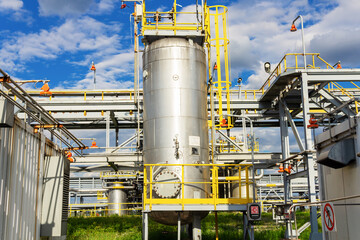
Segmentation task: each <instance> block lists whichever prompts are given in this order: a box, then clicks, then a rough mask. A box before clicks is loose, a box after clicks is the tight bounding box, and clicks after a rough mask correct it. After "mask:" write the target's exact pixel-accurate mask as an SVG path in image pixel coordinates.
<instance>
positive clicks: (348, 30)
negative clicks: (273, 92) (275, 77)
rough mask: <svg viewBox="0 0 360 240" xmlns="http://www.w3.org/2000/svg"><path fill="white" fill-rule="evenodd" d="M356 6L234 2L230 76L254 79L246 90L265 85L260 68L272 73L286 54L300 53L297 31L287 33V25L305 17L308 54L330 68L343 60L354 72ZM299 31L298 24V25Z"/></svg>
mask: <svg viewBox="0 0 360 240" xmlns="http://www.w3.org/2000/svg"><path fill="white" fill-rule="evenodd" d="M359 11H360V4H358V3H357V2H356V1H355V0H349V1H341V2H339V3H337V2H327V1H317V2H316V3H314V4H309V3H308V1H305V0H302V1H281V2H278V1H271V0H270V1H255V2H251V4H250V2H246V1H238V2H236V3H234V4H232V5H231V6H230V7H229V14H228V29H229V31H228V32H229V37H230V52H231V66H232V74H233V76H236V77H237V76H241V75H242V73H243V72H244V71H253V72H254V74H253V75H251V76H250V77H249V79H248V82H247V83H245V85H244V87H245V88H255V89H256V88H258V87H260V86H261V85H262V83H264V82H265V80H266V79H267V75H266V74H265V73H264V71H263V66H262V64H263V62H266V61H269V62H271V63H272V65H273V67H275V66H276V64H277V63H278V62H279V61H280V60H281V58H282V57H283V56H284V55H285V54H286V53H290V52H302V41H301V31H298V32H296V33H291V32H290V31H289V29H290V25H291V21H292V20H293V19H294V18H295V17H296V16H297V15H298V14H299V13H301V14H303V16H304V21H305V29H304V32H305V43H306V48H307V52H319V53H320V54H321V55H320V56H322V57H323V58H324V59H325V60H327V61H328V62H329V63H335V62H337V61H338V60H341V61H342V62H343V63H346V64H344V65H345V66H349V67H358V66H359V63H358V56H359V55H360V48H359V47H358V46H357V45H358V42H359V41H360V27H359V26H358V22H360V15H359V14H358V12H359ZM297 26H298V29H300V23H299V21H298V22H297Z"/></svg>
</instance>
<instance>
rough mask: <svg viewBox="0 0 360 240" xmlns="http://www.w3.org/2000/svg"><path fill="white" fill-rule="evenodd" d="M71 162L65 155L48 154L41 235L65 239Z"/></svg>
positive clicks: (45, 167) (45, 163) (44, 181)
mask: <svg viewBox="0 0 360 240" xmlns="http://www.w3.org/2000/svg"><path fill="white" fill-rule="evenodd" d="M69 176H70V162H69V161H68V160H67V159H66V158H65V157H64V156H62V155H61V156H48V157H45V162H44V178H43V179H44V180H43V196H42V203H43V204H42V216H41V229H40V236H41V237H48V238H49V239H57V240H65V239H66V232H67V218H68V204H69V181H70V179H69Z"/></svg>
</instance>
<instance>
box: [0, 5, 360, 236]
mask: <svg viewBox="0 0 360 240" xmlns="http://www.w3.org/2000/svg"><path fill="white" fill-rule="evenodd" d="M122 4H123V5H122V6H121V8H125V7H126V9H125V10H126V11H131V16H132V18H131V19H132V29H133V32H132V36H131V37H132V38H133V43H134V49H133V53H134V69H131V70H130V71H133V76H134V79H133V86H134V88H131V89H101V88H99V87H100V86H99V85H96V71H97V66H96V62H95V63H94V62H92V65H90V66H91V68H89V71H91V73H93V76H94V79H93V80H94V87H93V88H92V86H89V89H81V90H69V89H51V81H48V80H27V81H25V80H24V81H19V80H16V79H14V78H13V77H12V76H10V75H9V74H8V73H7V70H6V69H4V68H2V66H0V73H1V75H0V83H1V90H0V94H1V96H0V211H1V214H0V239H4V240H17V239H19V240H20V239H21V240H40V239H41V240H43V239H44V240H45V239H49V240H50V239H59V240H60V239H66V237H67V225H68V223H67V222H68V218H69V217H89V218H90V217H96V216H98V217H106V216H111V215H119V216H124V215H141V216H142V218H141V219H142V238H143V239H144V240H148V239H149V231H151V229H149V221H151V220H152V221H155V222H157V223H158V224H165V225H174V226H177V239H182V238H181V234H182V232H184V231H187V234H188V236H189V237H190V238H191V239H194V240H195V239H196V240H200V239H202V227H201V226H202V225H201V221H202V219H204V218H205V217H206V216H208V215H209V214H214V216H215V217H214V219H215V222H214V229H215V232H216V239H219V237H218V224H219V221H220V220H219V218H218V214H220V213H223V212H236V213H241V215H242V219H243V226H242V229H243V239H256V238H255V232H256V231H257V228H256V227H255V225H256V223H257V222H261V221H262V213H264V212H271V213H272V215H273V221H274V224H275V223H279V224H281V225H283V226H285V229H286V230H285V233H284V236H283V239H299V236H300V234H301V233H302V232H303V231H304V230H306V229H310V231H311V233H310V239H311V240H316V239H324V240H325V239H327V240H335V239H359V236H360V228H359V223H358V222H359V221H358V219H359V218H358V216H359V214H360V210H359V206H358V204H359V203H358V202H359V198H360V187H359V186H360V184H359V183H360V180H359V176H360V168H359V161H360V141H359V142H358V141H357V139H358V138H357V130H359V131H360V115H359V112H358V110H359V99H360V87H359V86H360V85H359V81H360V69H349V68H345V67H344V68H343V67H342V66H341V63H340V62H338V63H336V64H334V63H331V64H330V63H328V62H327V61H326V59H323V58H322V57H321V55H320V53H310V52H307V51H306V46H305V43H304V39H302V49H303V51H302V52H300V53H287V54H285V55H284V56H283V58H282V59H279V60H280V61H279V63H278V64H277V65H275V66H272V65H271V64H270V63H269V62H266V63H265V64H264V69H263V71H265V72H266V76H267V78H265V79H264V80H263V85H262V87H261V88H259V89H243V88H242V79H241V78H240V77H236V79H237V80H236V85H234V81H233V80H234V79H233V78H234V77H233V76H231V73H230V68H231V65H230V64H231V63H230V56H229V55H230V46H231V42H230V40H229V32H228V29H227V14H228V11H231V9H228V8H227V7H226V6H222V5H215V6H209V5H207V1H194V3H193V4H196V11H195V12H185V11H183V10H181V9H179V4H178V3H177V2H176V0H174V3H173V5H172V6H169V9H170V11H160V10H159V9H152V6H151V4H145V1H144V0H143V1H130V0H128V1H123V2H122ZM294 17H295V18H294V19H293V21H292V22H291V20H292V19H290V21H289V23H290V24H289V31H290V30H291V31H299V32H300V31H301V33H302V37H304V34H303V30H304V27H303V18H302V16H301V15H299V16H298V17H296V16H294ZM127 34H130V33H127ZM284 50H285V49H284ZM29 82H32V83H37V84H38V85H42V88H41V90H36V89H35V90H34V89H27V88H26V86H27V85H26V84H27V83H29ZM257 128H258V129H259V128H262V129H270V128H271V129H277V130H276V131H278V135H279V138H281V152H272V151H269V150H266V151H263V150H262V149H263V147H264V146H262V145H261V144H259V139H261V138H266V137H267V136H266V135H261V134H259V131H256V129H257ZM94 130H96V131H99V130H101V132H102V133H103V134H104V136H105V138H104V139H105V141H99V140H98V138H97V137H96V136H95V135H94V137H88V136H89V135H88V134H84V137H83V138H82V137H81V135H82V134H83V133H89V132H91V131H94ZM123 132H127V133H131V137H129V138H128V139H126V140H124V141H123V140H122V139H123V138H121V134H122V133H123ZM255 132H257V134H255ZM290 138H294V139H295V140H296V143H297V148H298V149H299V151H298V152H293V151H290ZM99 139H100V137H99ZM120 139H121V140H120ZM112 146H115V147H112ZM300 209H306V210H308V211H310V217H309V218H308V219H307V221H306V223H305V224H303V225H300V224H298V222H297V219H296V213H297V212H298V211H300ZM150 219H151V220H150ZM319 222H321V227H319ZM321 229H322V230H321Z"/></svg>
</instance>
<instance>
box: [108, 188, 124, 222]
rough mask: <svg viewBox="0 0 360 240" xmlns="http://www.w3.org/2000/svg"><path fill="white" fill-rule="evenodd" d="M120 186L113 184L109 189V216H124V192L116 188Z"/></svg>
mask: <svg viewBox="0 0 360 240" xmlns="http://www.w3.org/2000/svg"><path fill="white" fill-rule="evenodd" d="M121 186H122V185H121V184H118V183H116V184H114V186H113V187H114V188H111V189H109V197H108V203H109V204H108V213H109V215H114V214H115V215H119V216H120V215H125V214H126V208H127V204H126V202H127V201H126V200H127V197H126V192H125V191H124V190H122V189H119V188H116V187H121ZM124 203H125V204H124Z"/></svg>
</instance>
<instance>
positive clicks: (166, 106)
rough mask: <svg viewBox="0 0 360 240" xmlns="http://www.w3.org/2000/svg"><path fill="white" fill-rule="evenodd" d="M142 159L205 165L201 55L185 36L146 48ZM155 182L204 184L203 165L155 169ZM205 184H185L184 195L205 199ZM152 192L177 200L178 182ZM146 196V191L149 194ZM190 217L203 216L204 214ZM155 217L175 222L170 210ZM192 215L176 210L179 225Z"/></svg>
mask: <svg viewBox="0 0 360 240" xmlns="http://www.w3.org/2000/svg"><path fill="white" fill-rule="evenodd" d="M143 82H144V87H143V88H144V115H143V116H144V126H143V128H144V163H145V164H155V163H157V164H161V163H163V164H166V163H169V164H182V163H184V164H193V163H208V162H209V158H208V151H209V143H208V124H207V79H206V58H205V51H204V48H203V47H202V46H200V45H199V44H197V43H195V42H194V41H193V40H191V39H186V38H176V37H169V38H162V39H159V40H156V41H154V42H151V43H148V44H146V46H145V51H144V54H143ZM153 172H154V174H153V176H154V179H153V180H155V181H168V182H169V181H171V182H174V181H179V182H181V178H182V177H184V181H185V182H209V181H210V180H209V179H210V178H209V168H208V167H185V171H184V176H181V174H182V173H181V167H166V168H160V167H159V168H154V169H153ZM209 190H210V184H191V185H189V184H185V189H184V192H185V194H184V195H185V196H184V198H204V197H206V196H208V195H209V193H210V192H209ZM152 191H153V196H154V197H157V198H181V184H180V183H179V184H173V185H172V186H169V184H167V185H166V184H154V186H153V189H152ZM148 194H149V192H148ZM194 215H197V216H199V215H201V216H202V217H203V216H206V215H207V213H205V214H204V213H196V214H194ZM150 216H151V217H152V218H153V219H154V220H156V221H158V222H160V223H164V224H176V223H177V213H175V212H165V213H163V212H152V213H151V215H150ZM192 219H193V215H192V213H190V212H182V213H181V221H182V223H183V224H185V223H190V222H191V221H192Z"/></svg>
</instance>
